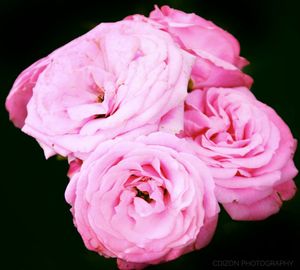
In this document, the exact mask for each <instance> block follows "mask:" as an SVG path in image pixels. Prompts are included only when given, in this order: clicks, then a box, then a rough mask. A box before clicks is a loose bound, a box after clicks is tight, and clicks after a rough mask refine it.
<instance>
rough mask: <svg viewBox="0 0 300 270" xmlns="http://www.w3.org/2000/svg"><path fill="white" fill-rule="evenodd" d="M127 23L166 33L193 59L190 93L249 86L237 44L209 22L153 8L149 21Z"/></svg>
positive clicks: (130, 17) (232, 38) (182, 13)
mask: <svg viewBox="0 0 300 270" xmlns="http://www.w3.org/2000/svg"><path fill="white" fill-rule="evenodd" d="M126 19H127V20H135V21H145V22H147V23H149V24H152V25H154V26H155V27H157V28H159V29H161V30H163V31H166V32H168V33H169V34H170V35H171V36H172V37H173V39H174V41H175V42H176V43H177V44H178V45H179V46H180V47H181V48H183V49H184V50H186V51H188V52H190V53H192V54H193V55H195V56H196V62H195V64H194V66H193V70H192V76H191V81H190V84H189V87H190V89H197V88H203V87H221V86H222V87H236V86H247V87H250V86H251V84H252V82H253V80H252V78H251V77H250V76H248V75H246V74H244V73H243V72H242V71H241V68H243V67H244V66H245V65H247V64H248V61H247V60H246V59H245V58H243V57H241V56H240V45H239V42H238V41H237V40H236V39H235V38H234V37H233V36H232V35H231V34H230V33H228V32H226V31H225V30H223V29H221V28H220V27H218V26H216V25H215V24H214V23H212V22H211V21H207V20H205V19H203V18H201V17H199V16H197V15H196V14H194V13H191V14H188V13H185V12H183V11H180V10H176V9H172V8H170V7H168V6H163V7H161V9H159V8H158V7H157V6H155V10H153V11H152V12H151V13H150V16H149V18H146V17H144V16H141V15H133V16H129V17H127V18H126Z"/></svg>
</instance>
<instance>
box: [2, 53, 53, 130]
mask: <svg viewBox="0 0 300 270" xmlns="http://www.w3.org/2000/svg"><path fill="white" fill-rule="evenodd" d="M49 62H50V58H49V57H45V58H42V59H40V60H38V61H37V62H35V63H34V64H32V65H31V66H30V67H28V68H27V69H25V70H24V71H23V72H22V73H21V74H20V75H19V76H18V78H17V79H16V81H15V82H14V85H13V87H12V89H11V90H10V93H9V95H8V97H7V99H6V103H5V106H6V109H7V110H8V112H9V118H10V120H11V121H12V122H13V123H14V125H15V126H16V127H18V128H22V127H23V126H24V122H25V118H26V116H27V104H28V102H29V100H30V99H31V97H32V89H33V88H34V86H35V84H36V82H37V80H38V78H39V75H40V74H41V73H42V72H43V70H44V69H45V68H46V67H47V65H48V64H49Z"/></svg>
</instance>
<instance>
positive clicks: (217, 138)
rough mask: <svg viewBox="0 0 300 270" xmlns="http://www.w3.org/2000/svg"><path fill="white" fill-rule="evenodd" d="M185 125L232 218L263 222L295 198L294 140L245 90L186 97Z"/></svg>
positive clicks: (209, 91) (196, 93) (213, 90)
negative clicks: (261, 220) (209, 169)
mask: <svg viewBox="0 0 300 270" xmlns="http://www.w3.org/2000/svg"><path fill="white" fill-rule="evenodd" d="M184 125H185V129H184V136H187V137H190V138H192V139H193V140H194V141H195V143H196V145H195V148H197V150H196V151H197V153H198V155H199V157H201V158H202V159H203V160H205V162H206V164H208V165H209V166H210V168H211V170H212V173H213V175H214V178H215V183H216V196H217V199H218V201H219V202H220V203H222V204H223V206H224V208H225V209H226V210H227V212H228V213H229V215H230V216H231V217H232V218H233V219H236V220H259V219H264V218H266V217H268V216H270V215H272V214H274V213H276V212H277V211H279V208H280V207H281V205H282V201H284V200H288V199H290V198H292V197H293V196H294V193H295V191H296V187H295V184H294V182H293V178H294V177H295V176H296V174H297V169H296V168H295V166H294V163H293V154H294V152H295V149H296V140H295V139H294V138H293V136H292V134H291V132H290V130H289V128H288V126H287V125H286V124H285V123H284V122H283V120H282V119H281V118H280V117H279V116H278V115H277V114H276V112H275V111H274V110H273V109H271V108H270V107H268V106H267V105H265V104H263V103H261V102H259V101H258V100H256V98H255V97H254V95H253V94H252V93H251V92H250V91H249V90H248V89H247V88H243V87H240V88H233V89H230V88H228V89H226V88H210V89H207V90H205V91H201V90H195V91H193V92H191V93H190V94H189V96H188V97H187V100H186V104H185V124H184Z"/></svg>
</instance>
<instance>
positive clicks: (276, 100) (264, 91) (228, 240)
mask: <svg viewBox="0 0 300 270" xmlns="http://www.w3.org/2000/svg"><path fill="white" fill-rule="evenodd" d="M296 2H297V1H291V0H286V1H279V0H269V1H268V0H263V1H259V0H258V1H250V0H249V1H246V0H244V1H242V0H240V1H232V0H227V1H222V0H220V1H216V0H202V1H201V0H198V1H196V0H193V1H184V0H182V1H179V0H177V1H175V0H173V1H120V2H117V1H100V0H98V1H80V2H76V1H75V0H74V1H63V0H60V1H58V0H56V1H34V0H30V1H17V0H1V1H0V19H1V22H0V31H1V33H0V46H1V50H0V87H1V91H0V94H1V106H0V110H1V122H0V123H1V146H2V147H1V155H0V158H1V160H0V161H1V174H0V178H1V181H0V185H1V215H0V217H1V225H2V226H3V229H1V231H0V237H1V241H0V243H1V246H2V252H1V256H3V259H1V260H0V268H1V269H19V270H22V269H26V270H27V269H28V270H29V269H30V270H31V269H45V270H46V269H51V270H52V269H53V270H54V269H55V270H56V269H74V270H76V269H84V270H89V269H95V270H96V269H116V265H115V262H114V260H108V259H104V258H102V257H100V256H98V255H97V254H95V253H94V252H91V251H88V250H86V248H85V247H84V245H83V243H82V241H81V238H80V236H79V234H78V233H77V231H76V229H75V228H74V226H73V223H72V217H71V214H70V212H69V206H68V205H67V204H66V202H65V201H64V189H65V187H66V185H67V182H68V179H67V177H66V171H67V166H66V163H65V162H63V161H57V160H56V159H55V158H51V159H49V160H47V161H46V160H45V159H44V157H43V154H42V151H41V149H40V148H39V146H38V145H37V143H35V141H34V140H33V139H32V138H30V137H28V136H26V135H25V134H22V133H21V132H20V131H19V130H17V129H16V128H14V126H13V125H12V123H10V122H9V120H8V114H7V112H6V111H5V108H4V102H5V98H6V96H7V94H8V92H9V90H10V88H11V86H12V84H13V82H14V80H15V78H16V77H17V75H18V74H19V73H20V72H21V71H22V70H23V69H25V68H26V67H27V66H29V65H30V64H31V63H33V62H34V61H36V60H37V59H39V58H41V57H43V56H45V55H47V54H48V53H50V52H51V51H52V50H54V49H56V48H58V47H60V46H62V45H63V44H65V43H67V42H68V41H70V40H72V39H73V38H75V37H77V36H79V35H81V34H83V33H85V32H87V31H88V30H89V29H91V28H92V27H93V26H95V25H97V24H98V23H100V22H103V21H116V20H121V19H122V18H123V17H125V16H127V15H129V14H134V13H142V14H145V15H147V14H148V13H149V12H150V11H151V10H152V8H153V5H154V4H155V3H157V4H159V5H162V4H169V5H171V6H172V7H174V8H179V9H182V10H184V11H186V12H195V13H197V14H199V15H200V16H202V17H204V18H206V19H210V20H212V21H214V22H215V23H216V24H218V25H220V26H221V27H223V28H224V29H226V30H228V31H229V32H231V33H232V34H234V35H235V36H236V37H237V38H238V40H239V41H240V43H241V48H242V51H241V54H242V55H243V56H244V57H246V58H247V59H248V60H250V62H251V65H250V66H248V67H247V68H246V69H245V71H246V72H247V73H249V74H250V75H251V76H253V78H254V80H255V83H254V85H253V88H252V90H253V92H254V93H255V95H256V96H257V98H258V99H260V100H262V101H263V102H265V103H267V104H269V105H270V106H272V107H274V108H275V109H276V110H277V112H278V113H279V114H280V115H281V116H282V118H283V119H284V120H285V121H286V122H287V123H288V125H289V126H290V127H291V130H292V131H293V134H294V136H295V137H296V138H298V139H299V138H300V125H299V122H298V121H299V120H298V117H299V99H298V92H299V90H300V89H299V83H300V82H299V78H300V74H299V49H300V46H299V45H300V44H299V34H300V20H299V14H298V11H299V8H298V7H297V6H296ZM104 3H105V4H104ZM295 161H296V164H298V166H297V167H298V168H300V166H299V164H300V163H299V154H296V157H295ZM296 183H297V180H296ZM299 197H300V196H299V193H298V194H297V195H296V197H295V198H294V199H293V200H291V201H289V202H286V203H285V204H284V206H283V207H282V210H281V211H280V213H279V214H277V215H274V216H272V217H270V218H268V219H267V220H264V221H261V222H235V221H232V220H231V219H230V218H229V217H228V216H227V214H226V213H225V212H224V211H222V213H221V215H220V222H219V224H218V228H217V232H216V234H215V237H214V239H213V241H212V242H211V243H210V245H209V246H208V247H206V248H205V249H203V250H201V251H198V252H193V253H191V254H188V255H185V256H183V257H181V258H180V259H178V260H176V261H174V262H170V263H167V264H164V265H160V266H155V267H152V268H151V269H185V268H186V269H198V268H200V269H225V268H226V269H231V267H229V265H230V264H231V263H232V262H233V261H234V262H237V263H240V266H239V268H244V269H245V268H246V267H244V266H243V267H242V266H241V264H242V261H243V260H245V261H246V262H249V263H251V262H252V260H263V261H266V260H271V261H275V260H284V261H287V260H291V261H292V265H293V268H294V267H296V266H298V267H299V266H300V261H299V259H297V255H299V246H298V244H299V243H300V241H299V240H300V230H299V229H300V226H299V225H300V215H299V214H300V211H299V209H300V205H299V203H300V198H299ZM298 257H299V256H298ZM224 260H225V261H224ZM252 263H253V262H252ZM262 263H263V262H262ZM1 264H3V265H4V264H6V266H5V267H1ZM221 266H223V267H221ZM250 268H252V269H253V268H257V269H260V267H258V266H255V265H253V264H252V267H250ZM262 268H263V267H262ZM265 268H266V269H271V268H272V269H273V267H271V266H269V267H265ZM280 268H281V269H284V267H280ZM290 268H292V267H287V269H290Z"/></svg>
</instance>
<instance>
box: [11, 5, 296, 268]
mask: <svg viewBox="0 0 300 270" xmlns="http://www.w3.org/2000/svg"><path fill="white" fill-rule="evenodd" d="M247 64H248V62H247V60H246V59H244V58H243V57H241V56H240V47H239V43H238V41H237V40H236V39H235V38H234V37H233V36H232V35H231V34H229V33H228V32H226V31H224V30H222V29H221V28H219V27H218V26H216V25H215V24H213V23H212V22H210V21H207V20H205V19H203V18H201V17H199V16H197V15H195V14H186V13H184V12H182V11H178V10H174V9H172V8H170V7H168V6H163V7H162V8H160V9H159V8H158V7H155V10H154V11H152V12H151V13H150V16H149V17H145V16H142V15H133V16H129V17H127V18H125V19H124V20H122V21H119V22H114V23H101V24H100V25H98V26H97V27H95V28H94V29H92V30H91V31H90V32H88V33H86V34H84V35H83V36H81V37H79V38H77V39H75V40H73V41H71V42H70V43H68V44H66V45H65V46H63V47H61V48H59V49H57V50H55V51H54V52H52V53H51V54H49V55H48V56H46V57H45V58H43V59H41V60H39V61H37V62H36V63H34V64H33V65H31V66H30V67H29V68H27V69H26V70H25V71H23V72H22V73H21V74H20V75H19V77H18V78H17V79H16V81H15V83H14V85H13V87H12V90H11V91H10V93H9V95H8V97H7V100H6V108H7V110H8V111H9V115H10V119H11V121H12V122H13V123H14V124H15V126H16V127H18V128H20V129H22V131H23V132H25V133H26V134H28V135H31V136H32V137H34V138H35V139H36V140H37V142H38V143H39V144H40V146H41V147H42V149H43V150H44V153H45V156H46V158H48V157H50V156H53V155H56V154H59V155H62V156H65V157H67V158H68V161H69V165H70V169H69V172H68V176H69V178H70V182H69V185H68V186H67V189H66V193H65V197H66V200H67V202H68V203H69V204H70V205H71V206H72V208H71V212H72V214H73V218H74V224H75V226H76V228H77V230H78V232H79V233H80V235H81V236H82V239H83V241H84V244H85V246H86V247H87V248H88V249H90V250H94V251H96V252H98V253H99V254H100V255H103V256H106V257H114V258H117V261H118V266H119V268H120V269H141V268H144V267H146V266H147V265H150V264H158V263H161V262H165V261H169V260H173V259H175V258H177V257H179V256H181V255H182V254H184V253H187V252H190V251H192V250H197V249H200V248H202V247H204V246H205V245H207V244H208V243H209V242H210V240H211V238H212V236H213V234H214V231H215V228H216V225H217V220H218V213H219V211H220V208H219V204H222V206H223V207H224V209H225V211H227V212H228V214H229V215H230V216H231V217H232V218H233V219H235V220H261V219H265V218H267V217H268V216H270V215H272V214H274V213H276V212H278V211H279V209H280V207H281V205H282V202H283V201H285V200H288V199H290V198H292V197H293V195H294V194H295V191H296V186H295V184H294V181H293V178H294V177H295V176H296V175H297V169H296V168H295V166H294V163H293V154H294V152H295V149H296V140H295V139H294V138H293V136H292V134H291V131H290V130H289V128H288V126H287V125H286V124H285V123H284V121H283V120H282V119H281V118H280V117H279V116H278V115H277V114H276V112H275V111H274V110H273V109H272V108H270V107H269V106H267V105H265V104H264V103H262V102H260V101H258V100H257V99H256V98H255V96H254V95H253V94H252V93H251V91H250V90H249V89H250V87H251V84H252V78H251V77H250V76H248V75H247V74H245V73H243V71H242V68H243V67H244V66H245V65H247Z"/></svg>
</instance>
